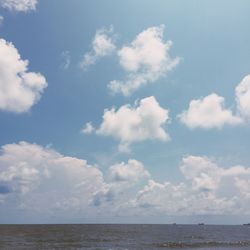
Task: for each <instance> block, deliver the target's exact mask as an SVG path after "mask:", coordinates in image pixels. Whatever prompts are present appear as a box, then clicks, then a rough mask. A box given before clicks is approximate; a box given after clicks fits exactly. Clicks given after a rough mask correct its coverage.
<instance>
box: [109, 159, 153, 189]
mask: <svg viewBox="0 0 250 250" xmlns="http://www.w3.org/2000/svg"><path fill="white" fill-rule="evenodd" d="M109 175H110V179H111V180H112V181H114V182H129V183H130V184H131V183H132V182H137V181H138V180H139V179H141V178H145V177H149V176H150V174H149V172H148V171H147V170H145V168H144V166H143V164H142V163H141V162H139V161H137V160H134V159H130V160H128V163H127V164H126V163H124V162H121V163H118V164H115V165H113V166H111V167H110V168H109Z"/></svg>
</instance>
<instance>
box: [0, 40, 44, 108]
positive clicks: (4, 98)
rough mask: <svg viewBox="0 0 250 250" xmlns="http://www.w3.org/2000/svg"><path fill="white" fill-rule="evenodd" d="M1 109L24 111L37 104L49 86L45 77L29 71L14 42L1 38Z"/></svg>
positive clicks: (26, 62)
mask: <svg viewBox="0 0 250 250" xmlns="http://www.w3.org/2000/svg"><path fill="white" fill-rule="evenodd" d="M0 54H1V58H0V109H1V110H4V111H10V112H16V113H22V112H27V111H29V110H30V108H31V107H32V106H33V105H34V104H36V103H37V102H38V101H39V99H40V97H41V94H42V92H43V90H44V89H45V88H46V87H47V82H46V79H45V77H44V76H43V75H42V74H40V73H34V72H29V71H28V64H29V62H28V61H27V60H22V59H21V56H20V54H19V52H18V50H17V49H16V48H15V47H14V45H13V44H12V43H8V42H6V41H5V40H4V39H0Z"/></svg>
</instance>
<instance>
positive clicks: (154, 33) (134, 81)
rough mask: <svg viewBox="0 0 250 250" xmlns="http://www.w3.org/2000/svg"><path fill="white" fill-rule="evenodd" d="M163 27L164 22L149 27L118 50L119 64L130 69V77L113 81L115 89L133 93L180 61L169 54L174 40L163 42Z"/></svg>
mask: <svg viewBox="0 0 250 250" xmlns="http://www.w3.org/2000/svg"><path fill="white" fill-rule="evenodd" d="M163 31H164V26H163V25H161V26H159V27H150V28H148V29H146V30H144V31H143V32H141V33H140V34H138V35H137V37H136V38H135V40H133V41H132V42H131V44H130V45H128V46H124V47H122V48H121V49H120V50H119V51H118V52H117V53H118V56H119V62H120V65H121V66H122V68H123V69H124V70H125V71H126V72H127V80H125V81H118V80H113V81H111V82H110V84H109V86H108V87H109V89H110V90H111V92H112V93H119V92H121V93H122V94H123V95H126V96H127V95H130V94H131V93H132V92H134V91H135V90H137V89H138V88H140V87H142V86H143V85H146V84H148V83H150V82H154V81H156V80H157V79H159V78H160V77H161V76H163V75H165V74H166V73H167V72H169V71H171V70H172V69H173V68H174V67H175V66H176V65H177V64H178V63H179V61H180V59H179V58H174V59H172V58H171V57H170V55H169V50H170V48H171V45H172V42H171V41H167V42H164V40H163Z"/></svg>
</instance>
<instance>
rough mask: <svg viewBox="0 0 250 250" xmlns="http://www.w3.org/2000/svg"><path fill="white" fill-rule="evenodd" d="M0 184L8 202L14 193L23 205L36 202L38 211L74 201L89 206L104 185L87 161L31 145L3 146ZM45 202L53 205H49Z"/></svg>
mask: <svg viewBox="0 0 250 250" xmlns="http://www.w3.org/2000/svg"><path fill="white" fill-rule="evenodd" d="M0 183H1V186H2V188H1V187H0V193H2V194H5V195H6V199H7V198H8V196H11V195H12V194H17V195H19V197H20V199H21V200H22V202H23V203H24V204H32V199H34V200H33V202H34V204H33V205H32V207H33V206H34V205H36V206H37V207H36V208H35V209H39V207H46V206H48V207H50V209H55V208H56V207H51V206H57V207H58V206H59V204H60V206H63V204H65V202H66V201H68V200H71V199H75V201H77V202H76V204H82V205H83V206H88V204H89V203H90V202H91V201H92V198H93V195H94V193H95V192H97V190H99V189H102V188H103V185H104V181H103V175H102V172H101V171H100V170H99V169H98V168H96V167H94V166H91V165H89V164H88V163H87V161H86V160H82V159H78V158H74V157H68V156H64V155H62V154H60V153H58V152H56V151H54V150H52V149H49V148H44V147H42V146H40V145H37V144H31V143H28V142H20V143H17V144H7V145H4V146H3V147H2V150H1V155H0ZM3 190H4V192H3ZM7 191H8V192H7ZM39 197H40V198H41V199H40V200H39ZM46 199H50V200H53V201H54V202H53V203H51V204H49V203H48V202H46ZM27 206H28V205H27Z"/></svg>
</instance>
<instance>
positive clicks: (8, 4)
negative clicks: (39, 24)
mask: <svg viewBox="0 0 250 250" xmlns="http://www.w3.org/2000/svg"><path fill="white" fill-rule="evenodd" d="M37 3H38V1H37V0H0V6H2V7H3V8H6V9H9V10H11V11H22V12H27V11H32V10H35V9H36V5H37Z"/></svg>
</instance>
